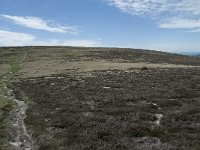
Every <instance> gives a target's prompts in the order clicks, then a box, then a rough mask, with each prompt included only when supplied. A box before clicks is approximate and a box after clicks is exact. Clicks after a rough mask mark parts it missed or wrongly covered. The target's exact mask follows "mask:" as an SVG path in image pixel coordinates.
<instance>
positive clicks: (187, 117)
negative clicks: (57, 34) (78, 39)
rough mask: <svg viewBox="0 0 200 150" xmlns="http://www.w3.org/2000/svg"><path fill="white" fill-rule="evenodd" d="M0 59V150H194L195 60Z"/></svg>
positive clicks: (80, 55)
mask: <svg viewBox="0 0 200 150" xmlns="http://www.w3.org/2000/svg"><path fill="white" fill-rule="evenodd" d="M0 58H1V59H0V73H1V74H0V75H1V76H0V77H1V82H0V83H1V88H0V89H1V90H0V95H1V97H2V98H1V99H0V110H1V111H0V117H1V120H2V122H1V123H0V126H1V127H3V128H1V129H0V132H1V133H4V134H2V135H3V136H1V137H0V142H1V145H2V149H6V148H7V149H9V148H10V147H14V148H16V147H17V148H22V149H23V148H24V149H25V148H32V149H40V150H47V149H48V150H49V149H52V150H54V149H55V150H56V149H72V150H77V149H80V150H81V149H84V150H86V149H87V150H89V149H91V150H94V149H102V150H104V149H105V150H106V149H110V150H111V149H113V150H116V149H119V150H123V149H124V150H128V149H138V150H140V149H141V150H143V149H146V150H149V149H152V150H156V149H157V150H162V149H163V150H166V149H174V150H175V149H185V150H186V149H199V148H200V144H199V140H200V137H199V133H200V128H199V117H200V110H199V107H200V101H199V98H200V76H199V74H200V68H199V66H200V58H194V57H189V56H184V55H178V54H170V53H164V52H158V51H147V50H138V49H118V48H83V47H8V48H0ZM5 87H6V88H5ZM21 102H25V104H26V106H27V109H25V105H22V103H21ZM16 103H17V104H16ZM16 110H18V111H16ZM17 112H21V113H17ZM23 113H25V114H23ZM16 114H17V115H16ZM24 115H25V117H26V118H25V117H24ZM13 118H15V119H13ZM13 120H14V121H19V122H21V124H18V125H16V124H15V123H13ZM23 125H24V126H25V128H24V127H21V128H20V126H23ZM16 126H17V127H16ZM7 135H10V136H7ZM16 137H18V138H16ZM24 139H25V140H24ZM17 144H18V145H17Z"/></svg>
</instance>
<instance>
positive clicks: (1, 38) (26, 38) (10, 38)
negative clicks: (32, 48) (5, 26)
mask: <svg viewBox="0 0 200 150" xmlns="http://www.w3.org/2000/svg"><path fill="white" fill-rule="evenodd" d="M34 40H35V37H34V36H32V35H30V34H25V33H18V32H10V31H6V30H0V46H11V45H15V46H19V45H24V44H26V43H29V42H32V41H34Z"/></svg>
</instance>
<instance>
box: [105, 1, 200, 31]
mask: <svg viewBox="0 0 200 150" xmlns="http://www.w3.org/2000/svg"><path fill="white" fill-rule="evenodd" d="M104 1H107V2H108V3H109V4H110V5H113V6H115V7H117V8H119V9H120V10H122V11H124V12H126V13H129V14H132V15H141V16H148V17H150V18H151V19H153V20H154V21H156V22H157V23H158V26H159V27H160V28H177V29H180V28H181V29H190V30H191V31H199V30H200V1H198V0H104Z"/></svg>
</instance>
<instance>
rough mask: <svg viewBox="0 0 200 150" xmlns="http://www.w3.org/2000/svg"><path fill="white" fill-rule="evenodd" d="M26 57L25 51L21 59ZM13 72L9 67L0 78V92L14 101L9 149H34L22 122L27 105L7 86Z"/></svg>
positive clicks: (32, 141)
mask: <svg viewBox="0 0 200 150" xmlns="http://www.w3.org/2000/svg"><path fill="white" fill-rule="evenodd" d="M26 57H27V53H26V52H25V53H24V56H23V59H22V61H24V60H25V59H26ZM15 65H19V64H15ZM15 73H16V72H12V69H11V70H10V71H9V72H8V73H6V74H5V75H4V76H3V77H2V79H1V80H0V81H1V85H2V87H1V93H0V94H1V95H2V96H3V97H5V98H6V99H7V100H10V101H13V102H15V107H14V108H15V109H14V110H13V111H12V112H11V114H10V141H9V143H10V147H11V150H35V149H36V148H35V147H34V140H33V139H32V137H31V135H29V133H28V131H27V129H26V125H25V123H24V120H25V118H26V110H27V108H28V106H27V104H26V103H25V102H24V101H20V100H18V99H16V97H15V95H14V93H13V90H12V89H10V88H8V86H7V85H8V83H9V82H10V79H12V77H13V76H14V75H15Z"/></svg>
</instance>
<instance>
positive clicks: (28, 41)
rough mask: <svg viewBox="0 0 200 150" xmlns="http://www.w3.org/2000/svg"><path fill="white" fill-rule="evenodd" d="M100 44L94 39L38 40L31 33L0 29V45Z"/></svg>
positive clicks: (91, 45)
mask: <svg viewBox="0 0 200 150" xmlns="http://www.w3.org/2000/svg"><path fill="white" fill-rule="evenodd" d="M31 45H33V46H85V47H94V46H100V45H101V43H99V42H98V41H94V40H79V39H78V40H66V39H65V40H57V39H45V40H38V39H37V38H36V37H35V36H33V35H31V34H25V33H19V32H11V31H6V30H0V46H31Z"/></svg>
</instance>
